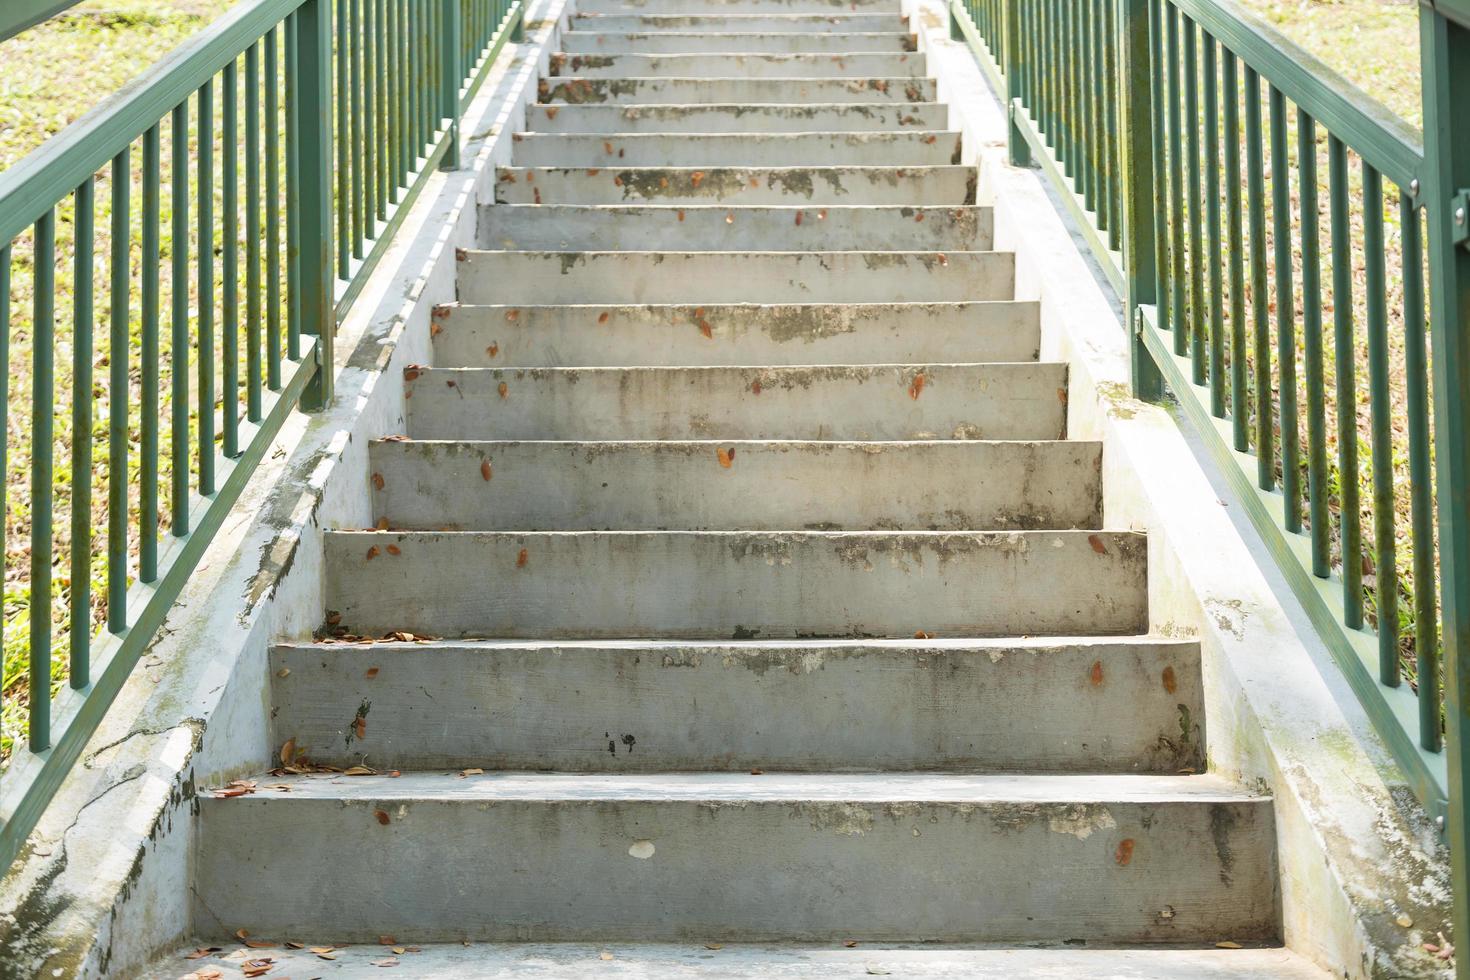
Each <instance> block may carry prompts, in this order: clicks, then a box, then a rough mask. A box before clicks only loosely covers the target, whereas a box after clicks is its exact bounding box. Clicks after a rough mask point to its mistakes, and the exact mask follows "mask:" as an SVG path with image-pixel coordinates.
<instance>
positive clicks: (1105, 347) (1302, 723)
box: [907, 0, 1449, 980]
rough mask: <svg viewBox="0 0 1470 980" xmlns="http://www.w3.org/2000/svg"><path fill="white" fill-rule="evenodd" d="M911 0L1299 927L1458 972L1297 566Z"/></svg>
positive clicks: (1317, 949)
mask: <svg viewBox="0 0 1470 980" xmlns="http://www.w3.org/2000/svg"><path fill="white" fill-rule="evenodd" d="M907 8H908V9H909V11H910V12H911V14H912V19H913V22H914V23H915V24H916V25H920V38H921V43H922V46H923V48H924V50H925V52H926V54H927V55H928V57H929V60H930V65H931V66H933V67H935V68H936V69H937V71H938V73H939V75H940V79H941V86H942V87H943V88H944V91H945V94H946V98H952V99H953V100H954V105H955V107H956V110H957V112H958V114H959V116H960V118H959V119H958V120H957V122H956V124H957V125H959V126H960V128H962V129H963V130H964V131H965V135H966V144H967V146H970V147H975V148H980V156H981V169H982V181H981V184H982V193H981V199H982V201H985V202H990V203H994V205H995V207H996V212H997V219H996V228H997V242H998V243H1001V247H1013V248H1015V249H1016V250H1017V260H1018V269H1017V274H1018V283H1017V289H1018V294H1019V295H1022V296H1029V297H1034V298H1038V299H1040V300H1041V301H1042V302H1043V305H1044V307H1045V309H1044V311H1043V351H1042V355H1043V357H1051V356H1058V357H1064V358H1066V359H1067V360H1068V361H1069V362H1070V363H1071V364H1072V366H1073V370H1074V372H1075V373H1074V374H1073V376H1072V386H1073V388H1072V391H1073V395H1072V401H1071V406H1072V433H1073V435H1074V436H1077V437H1101V438H1103V439H1104V441H1105V444H1106V447H1107V453H1106V461H1105V470H1104V486H1105V488H1106V493H1105V512H1106V513H1107V515H1108V519H1109V521H1110V522H1111V521H1118V522H1120V523H1124V524H1128V525H1130V526H1140V527H1141V526H1147V527H1149V528H1150V542H1151V560H1152V562H1153V563H1154V570H1155V574H1153V575H1152V576H1151V577H1150V583H1151V611H1152V615H1153V618H1154V624H1155V628H1156V629H1160V630H1167V631H1169V632H1171V633H1174V634H1176V635H1197V636H1198V637H1199V639H1200V641H1201V644H1202V647H1203V653H1204V663H1205V678H1206V679H1205V691H1206V713H1207V714H1208V715H1209V717H1210V736H1209V743H1210V744H1209V755H1210V761H1211V765H1212V768H1214V769H1216V770H1217V771H1219V772H1221V773H1223V774H1230V775H1233V776H1234V777H1235V778H1237V779H1239V780H1241V781H1242V782H1245V783H1248V784H1255V785H1259V786H1262V787H1266V788H1269V789H1270V791H1271V792H1272V793H1273V794H1274V796H1275V799H1276V814H1277V828H1278V834H1279V839H1280V847H1279V850H1278V853H1279V856H1280V858H1279V859H1280V863H1281V875H1280V882H1281V888H1282V908H1283V927H1282V928H1283V937H1284V939H1285V940H1286V942H1287V943H1288V945H1290V946H1291V948H1293V949H1294V950H1295V951H1297V952H1298V953H1299V954H1301V955H1303V956H1306V957H1309V958H1311V959H1313V960H1315V961H1316V962H1317V963H1319V964H1321V965H1323V966H1324V967H1326V968H1327V969H1328V970H1329V971H1330V972H1331V973H1332V974H1333V975H1335V976H1339V977H1349V978H1353V980H1359V978H1369V977H1374V978H1376V977H1384V978H1387V977H1393V978H1404V977H1443V976H1447V975H1449V967H1448V965H1447V964H1446V963H1445V962H1444V961H1442V960H1437V959H1435V958H1433V957H1432V956H1431V955H1430V954H1429V953H1427V952H1426V951H1425V950H1424V949H1423V948H1422V945H1421V944H1422V943H1425V942H1429V943H1438V942H1439V940H1438V938H1437V935H1436V934H1437V933H1438V932H1439V931H1446V934H1448V932H1447V926H1446V925H1445V923H1446V922H1447V920H1448V915H1449V912H1448V902H1449V891H1448V881H1447V877H1446V873H1447V864H1446V863H1445V858H1444V855H1443V851H1442V849H1441V847H1440V845H1439V844H1438V843H1437V842H1436V840H1435V836H1436V835H1435V831H1434V829H1433V827H1432V825H1429V824H1428V823H1427V821H1424V820H1423V818H1422V815H1416V814H1415V812H1414V811H1415V809H1416V808H1415V807H1414V806H1413V805H1412V803H1411V802H1410V797H1409V794H1408V792H1407V789H1406V788H1405V787H1404V786H1403V785H1402V783H1401V777H1400V776H1399V774H1398V773H1397V772H1396V771H1395V770H1394V768H1393V767H1392V766H1391V765H1390V764H1388V763H1387V760H1386V755H1385V754H1384V752H1383V749H1382V746H1381V745H1380V744H1378V742H1377V739H1376V736H1374V735H1373V733H1372V730H1371V726H1370V725H1369V723H1368V721H1367V719H1366V718H1365V717H1364V716H1363V713H1362V711H1361V709H1360V708H1358V707H1357V705H1356V701H1355V698H1354V696H1353V694H1352V692H1351V691H1349V690H1347V689H1346V685H1345V683H1344V682H1343V680H1342V678H1341V674H1340V671H1339V670H1338V668H1337V667H1336V666H1334V665H1333V664H1332V663H1331V661H1330V658H1329V657H1328V655H1327V654H1326V652H1325V650H1323V649H1322V648H1321V645H1320V643H1319V641H1317V640H1316V639H1315V638H1314V637H1313V635H1312V632H1313V631H1312V628H1311V627H1310V625H1309V624H1308V623H1307V621H1306V619H1305V617H1304V615H1303V614H1302V612H1301V610H1300V608H1299V606H1297V604H1296V603H1295V602H1294V601H1293V600H1290V599H1289V598H1287V596H1288V592H1287V589H1286V587H1285V585H1284V584H1283V583H1281V582H1280V581H1279V579H1277V578H1276V576H1275V575H1274V573H1269V574H1267V573H1263V569H1269V568H1270V567H1271V562H1272V559H1271V558H1270V556H1269V555H1267V554H1266V553H1265V552H1264V550H1263V549H1261V548H1260V545H1259V541H1258V539H1257V536H1256V534H1255V532H1254V531H1253V530H1251V529H1250V528H1249V527H1247V526H1244V521H1243V519H1242V518H1241V508H1240V506H1239V505H1238V504H1239V501H1238V499H1237V498H1236V497H1235V495H1234V493H1233V492H1232V491H1231V490H1229V489H1228V488H1226V487H1225V485H1224V484H1223V482H1222V481H1220V480H1219V478H1218V475H1217V474H1216V473H1214V471H1213V468H1212V467H1209V468H1207V467H1202V466H1201V463H1200V460H1201V459H1202V458H1203V457H1204V452H1203V450H1202V449H1199V448H1198V447H1196V446H1194V445H1192V442H1191V440H1192V439H1193V436H1192V435H1186V434H1185V433H1182V432H1181V429H1180V423H1179V421H1178V420H1177V419H1176V418H1174V417H1173V416H1172V415H1171V413H1170V412H1169V411H1168V410H1167V409H1165V408H1160V407H1155V406H1149V405H1144V404H1141V403H1139V402H1136V401H1134V400H1132V399H1131V398H1129V397H1127V391H1128V378H1129V365H1128V350H1127V346H1126V336H1127V335H1126V333H1125V332H1124V330H1123V329H1122V326H1121V325H1120V324H1119V323H1118V319H1117V312H1116V311H1117V305H1116V299H1115V298H1114V297H1112V295H1111V294H1110V293H1109V292H1108V291H1107V290H1106V287H1103V286H1100V285H1099V282H1098V280H1097V278H1096V277H1095V276H1094V274H1093V273H1092V270H1091V268H1090V262H1089V261H1087V260H1084V259H1083V258H1082V256H1081V255H1079V254H1078V251H1077V245H1076V244H1075V239H1074V238H1073V237H1072V233H1071V232H1070V231H1069V229H1068V227H1067V225H1066V223H1064V221H1063V220H1062V219H1061V218H1060V217H1059V216H1058V214H1057V212H1056V210H1055V208H1054V207H1053V202H1052V201H1050V200H1049V194H1048V192H1047V191H1046V190H1045V189H1044V188H1043V186H1042V184H1041V181H1040V180H1039V178H1038V175H1037V174H1035V173H1034V172H1028V171H1018V170H1015V169H1013V168H1010V167H1008V166H1006V164H1005V160H1004V155H1005V151H1004V146H1005V140H1006V128H1007V122H1006V116H1005V109H1004V101H1003V99H1000V98H997V97H996V96H995V95H993V94H992V93H991V92H990V91H989V90H988V88H987V87H986V85H985V83H984V81H983V80H982V79H981V77H980V76H979V73H978V71H977V69H976V68H975V65H974V62H973V59H972V58H971V57H970V55H969V54H968V52H966V51H964V50H963V49H962V48H961V47H960V46H958V45H953V44H951V43H950V42H949V41H948V40H947V39H946V38H945V34H946V31H945V22H944V19H943V18H944V16H945V11H944V8H943V6H942V5H940V4H937V3H932V2H929V0H922V2H917V3H914V2H911V3H908V4H907ZM1252 465H1253V464H1252ZM1271 506H1279V499H1278V500H1276V501H1274V502H1273V503H1272V504H1271ZM1404 923H1407V925H1406V924H1404Z"/></svg>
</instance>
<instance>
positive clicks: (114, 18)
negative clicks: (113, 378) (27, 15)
mask: <svg viewBox="0 0 1470 980" xmlns="http://www.w3.org/2000/svg"><path fill="white" fill-rule="evenodd" d="M232 2H233V0H110V2H100V0H89V2H86V3H83V4H80V5H78V6H77V7H74V8H72V9H71V10H69V11H68V12H66V14H64V15H62V16H60V17H56V18H53V19H52V20H50V21H48V22H46V23H44V24H42V25H39V26H37V27H34V28H32V29H30V30H28V31H24V32H22V33H21V34H19V35H17V36H16V37H14V38H11V39H10V40H7V41H4V42H0V52H3V56H4V62H5V65H6V69H7V70H6V71H5V72H3V73H0V169H3V168H5V167H9V166H10V165H12V164H14V163H15V162H16V161H17V160H19V159H21V158H22V157H24V156H25V155H26V154H27V153H29V152H31V151H32V150H34V149H36V148H37V147H38V146H40V145H41V144H42V143H43V142H45V140H46V139H47V138H49V137H50V136H52V135H54V134H55V133H57V132H59V131H60V130H61V129H63V128H64V127H65V126H67V125H68V124H69V123H71V122H74V121H75V120H77V119H78V118H80V117H81V116H82V115H84V114H85V113H86V112H87V111H88V110H89V109H91V108H92V107H94V106H95V105H97V104H98V103H99V102H101V101H102V100H103V99H105V98H106V97H107V96H109V95H111V94H112V93H113V92H115V91H116V90H117V89H118V88H120V87H121V86H122V85H123V84H125V83H126V82H128V81H129V80H131V79H133V78H135V77H137V76H138V75H139V74H141V73H142V72H144V71H145V70H146V69H147V68H148V66H149V65H151V64H153V63H154V62H155V61H157V60H158V59H159V58H160V57H162V56H163V55H165V54H167V53H168V52H169V51H171V50H172V49H173V48H175V47H177V46H178V44H180V43H181V42H182V41H184V40H185V39H186V38H188V37H189V36H190V35H191V34H193V33H195V32H196V31H198V30H199V29H200V28H202V27H203V26H205V25H206V24H208V23H209V22H210V21H211V20H212V19H213V18H214V17H216V16H218V15H219V14H220V13H221V12H223V11H224V10H226V9H228V7H229V6H230V4H231V3H232ZM167 136H168V132H167V129H166V128H165V141H164V155H165V159H166V158H167V153H168V150H167V147H168V142H167ZM196 145H197V139H196ZM191 156H192V155H191ZM133 164H134V175H133V185H134V186H133V202H134V203H133V215H132V217H133V221H132V227H131V229H130V237H131V238H132V239H133V241H132V245H133V248H132V251H133V267H132V269H131V270H130V272H131V275H132V281H133V283H134V291H133V298H132V304H133V307H132V312H133V315H132V322H131V325H130V328H131V348H132V350H131V351H130V352H129V353H130V354H132V355H134V356H133V357H132V358H131V361H132V363H131V370H130V375H131V378H132V385H131V388H132V390H131V392H130V395H131V397H130V403H131V406H132V413H131V414H132V418H131V425H130V432H131V433H132V440H133V444H132V445H131V446H130V456H131V458H132V459H133V460H134V461H136V460H137V454H138V450H139V446H138V444H137V441H136V440H137V437H138V436H137V433H138V431H139V428H140V422H141V420H140V418H139V416H138V403H139V393H140V389H139V381H140V377H139V370H138V365H137V359H136V356H135V353H136V350H137V348H138V345H139V340H140V336H141V323H140V322H139V321H138V317H137V306H136V304H137V293H136V283H137V281H138V275H139V273H140V271H141V270H140V269H139V268H138V258H137V256H138V252H139V249H138V245H139V238H140V235H141V223H140V221H139V216H138V211H139V204H138V193H139V186H140V184H139V167H140V162H139V154H138V152H137V149H136V147H135V149H134V158H133ZM167 176H168V175H167V164H166V163H165V179H166V180H167ZM110 188H111V181H110V176H109V175H108V174H107V173H105V172H104V173H103V174H101V175H99V177H98V178H97V180H96V181H94V193H95V197H96V203H97V206H96V209H95V216H96V217H95V220H96V227H97V229H98V234H97V236H96V238H95V246H94V263H93V265H94V273H93V274H94V279H95V282H96V287H97V294H96V308H95V315H94V318H93V322H94V331H95V334H96V338H97V343H96V347H95V349H94V351H93V354H92V357H91V370H92V374H93V383H94V388H93V391H94V404H93V407H92V408H93V410H92V415H91V426H90V430H91V435H92V452H91V454H90V460H89V461H87V460H83V461H82V465H84V466H88V467H89V469H90V471H91V472H92V475H93V481H94V486H95V489H94V490H93V491H92V499H91V501H90V516H91V519H90V527H91V529H92V531H91V536H90V539H89V541H88V542H87V544H88V545H89V551H90V561H89V562H86V565H87V566H88V569H87V571H88V573H89V574H88V579H89V581H90V583H91V590H92V593H91V602H90V603H89V610H88V612H89V620H90V621H89V623H88V624H87V628H88V630H89V631H95V630H96V629H98V628H99V627H100V626H101V624H102V622H103V620H104V618H105V614H106V609H105V604H104V603H103V601H102V599H101V597H102V596H103V595H104V594H105V581H106V573H107V567H106V556H105V554H104V552H105V535H106V524H107V509H106V508H107V499H106V485H107V484H106V481H107V476H108V471H107V413H108V401H107V397H108V393H107V391H106V379H107V372H108V364H109V362H110V358H111V356H112V351H111V350H110V349H109V345H108V341H107V322H108V320H107V318H108V316H109V315H110V309H109V306H108V297H107V283H108V278H107V276H108V267H107V263H106V256H107V254H108V248H109V246H110V234H109V228H108V222H109V219H110V214H111V208H110V199H109V195H110ZM166 193H167V191H166V189H165V194H166ZM75 220H76V215H75V210H74V208H73V207H72V205H71V202H70V201H69V200H68V201H67V202H63V204H62V205H61V206H60V207H59V208H58V214H57V257H58V261H57V266H56V269H57V291H56V310H57V318H56V325H55V340H54V344H53V348H54V351H55V359H56V391H57V400H56V403H55V404H56V406H57V410H56V412H55V418H54V425H55V434H54V439H53V443H52V446H51V451H52V458H53V465H54V481H53V489H52V499H53V503H54V506H55V522H56V523H55V528H56V532H55V534H54V535H53V539H52V547H53V553H54V555H55V556H56V558H57V561H56V562H55V564H54V566H53V576H54V582H55V590H54V591H55V594H54V596H53V602H52V606H51V608H50V610H48V613H49V619H50V621H51V624H52V631H51V632H52V637H53V650H54V651H55V659H54V660H53V669H52V682H53V689H54V688H55V687H58V686H60V685H61V684H62V683H64V682H65V681H66V679H67V677H68V670H67V663H66V660H67V657H66V649H67V647H66V643H67V641H68V638H69V636H70V633H71V627H72V615H71V610H70V597H71V583H72V578H71V568H70V563H69V560H68V556H69V552H70V549H71V544H72V541H71V534H70V528H69V521H70V515H71V511H72V503H73V476H74V472H73V460H72V450H73V446H74V445H75V439H74V435H75V432H74V429H73V424H72V418H71V407H72V402H73V401H74V399H73V397H72V396H73V394H74V374H73V356H74V352H73V344H72V340H73V322H72V316H71V308H72V301H73V290H72V281H73V280H72V276H73V273H74V270H73V255H74V252H75V249H74V226H75ZM167 223H168V212H167V199H166V198H165V210H164V214H163V225H164V228H165V229H166V228H167ZM31 245H32V243H31V242H30V240H29V236H28V235H27V236H22V237H21V238H20V239H18V240H17V241H16V242H15V243H14V254H13V258H12V275H13V280H12V287H11V293H10V301H11V311H12V313H11V323H10V324H9V325H8V326H9V330H10V350H11V359H10V364H9V365H8V368H9V374H10V398H9V403H8V406H7V407H8V412H7V416H6V419H5V422H6V435H7V452H8V461H7V462H8V466H7V471H6V473H5V501H6V512H5V552H4V569H5V580H4V581H5V584H4V634H3V678H0V702H3V709H0V757H5V756H8V754H9V752H10V750H11V748H12V746H13V745H14V744H15V743H16V740H17V739H21V738H23V737H24V724H25V708H26V704H27V696H26V676H27V672H28V671H29V663H30V643H29V637H28V630H29V624H30V618H31V612H32V608H31V590H30V582H29V566H30V551H31V549H30V525H31V520H30V516H31V487H30V478H29V467H30V461H31V457H32V452H33V448H34V447H33V445H32V439H31V412H30V398H29V395H30V387H31V379H32V372H31V363H32V360H31V358H32V354H33V342H32V337H33V333H34V330H33V325H32V323H31V314H30V310H31V302H32V288H31V287H32V281H33V278H34V263H33V256H32V254H31ZM191 247H192V244H191ZM163 248H164V253H163V254H164V262H165V263H166V262H167V255H168V249H169V243H168V240H167V232H166V231H165V240H164V243H163ZM195 254H197V252H196V253H195ZM164 278H165V280H166V278H167V277H164ZM190 291H191V298H193V297H196V296H197V288H196V287H195V286H191V290H190ZM162 299H163V302H164V304H165V306H164V309H165V310H167V303H168V302H169V299H170V293H169V287H168V284H167V282H166V281H165V283H164V286H163V296H162ZM165 315H166V314H165ZM165 332H166V328H165ZM164 351H165V356H167V352H168V345H167V340H166V338H165V341H164ZM166 379H167V374H166V373H165V382H164V383H165V386H166V384H167V380H166ZM164 405H165V410H167V409H166V406H167V405H168V401H167V398H166V396H165V399H164ZM161 441H162V443H163V453H164V459H165V463H164V467H163V474H162V479H163V481H164V482H163V485H164V486H167V479H168V476H167V473H168V467H167V452H168V442H169V438H168V430H167V428H166V427H165V428H164V431H163V433H162V440H161ZM196 458H197V456H196ZM130 481H131V487H130V490H131V492H130V512H131V518H132V521H131V526H132V527H133V528H134V529H135V530H134V532H133V533H132V534H131V535H130V538H131V539H132V540H131V542H130V543H131V545H132V556H130V560H129V561H130V569H129V571H130V575H129V579H130V580H131V579H132V578H133V577H134V575H135V574H136V566H135V564H134V563H135V561H136V545H137V533H136V528H137V526H138V512H137V511H138V483H137V481H138V474H137V472H136V463H135V466H134V471H133V472H132V473H131V474H130ZM165 507H166V504H165Z"/></svg>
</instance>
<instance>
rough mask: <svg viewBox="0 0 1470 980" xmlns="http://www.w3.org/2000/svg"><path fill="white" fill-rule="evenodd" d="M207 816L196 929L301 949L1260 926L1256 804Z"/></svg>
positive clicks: (504, 806)
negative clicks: (237, 932) (394, 941)
mask: <svg viewBox="0 0 1470 980" xmlns="http://www.w3.org/2000/svg"><path fill="white" fill-rule="evenodd" d="M751 778H752V779H757V778H758V777H751ZM384 782H385V783H391V781H388V780H384ZM384 790H385V793H392V790H391V788H390V786H387V785H385V787H384ZM199 807H200V814H201V818H200V834H201V844H202V846H201V848H200V858H199V860H200V867H199V875H198V881H199V884H198V897H197V908H198V909H199V914H198V919H199V921H200V922H204V923H214V922H216V921H218V922H224V923H228V924H229V925H234V924H235V923H242V922H243V923H248V924H249V929H250V930H251V932H252V933H255V934H258V935H267V936H285V935H292V936H295V935H304V936H310V937H311V938H312V941H314V942H321V941H336V942H375V941H376V940H377V937H378V936H380V935H383V934H392V935H396V936H398V937H405V936H407V937H411V938H412V939H413V940H415V941H419V942H426V941H434V940H450V941H458V940H461V939H470V940H504V941H512V940H516V941H537V940H569V941H574V940H581V941H599V940H626V939H627V938H628V937H630V936H636V937H638V938H639V939H641V940H644V941H648V940H652V941H660V940H680V941H688V942H715V941H736V940H783V939H785V940H808V941H824V942H836V941H842V940H846V939H850V938H857V939H862V940H869V941H881V940H895V941H896V940H902V941H911V942H922V941H925V940H955V941H970V942H979V941H1024V940H1045V941H1053V942H1054V941H1057V940H1058V939H1059V938H1070V937H1085V938H1086V940H1087V941H1088V942H1090V943H1110V942H1152V941H1165V942H1184V941H1192V942H1214V941H1216V940H1217V938H1218V937H1220V936H1230V937H1233V938H1234V939H1235V940H1241V941H1249V940H1253V939H1268V938H1272V937H1274V936H1275V934H1276V925H1275V919H1276V908H1275V902H1274V899H1273V894H1274V887H1273V884H1274V883H1273V881H1272V873H1273V862H1272V860H1271V853H1272V836H1273V825H1272V818H1271V809H1270V803H1269V801H1251V802H1213V803H1205V802H1175V803H1168V804H1163V805H1159V804H1147V805H1139V804H1137V803H1131V802H1120V803H1111V802H1110V803H1089V804H1062V803H995V804H982V805H978V806H977V805H975V804H969V803H936V802H913V803H909V802H904V803H887V804H884V803H844V802H792V801H780V802H776V801H755V802H743V801H742V802H734V803H727V804H712V803H701V802H698V801H694V800H634V801H622V800H615V801H586V800H575V801H567V802H556V801H551V802H537V801H508V802H496V803H494V804H492V805H489V806H486V805H484V804H482V803H479V802H476V801H473V800H464V801H458V802H439V801H436V802H416V801H404V800H399V799H393V798H389V799H383V800H353V801H351V802H346V803H343V802H339V801H337V800H318V799H312V798H302V799H291V798H290V797H284V798H272V799H266V798H259V797H242V798H239V799H230V800H214V799H208V798H204V799H201V800H200V801H199ZM379 813H382V814H383V815H384V816H385V817H386V818H387V821H388V822H387V823H386V825H385V824H383V823H382V822H381V821H382V819H383V818H382V817H379V816H378V814H379ZM1124 841H1132V844H1131V845H1128V846H1129V848H1130V849H1129V850H1128V854H1129V855H1130V856H1129V860H1128V863H1127V864H1126V865H1123V864H1121V863H1120V860H1119V854H1120V853H1122V852H1121V851H1120V848H1122V847H1124V846H1125V845H1123V842H1124ZM650 845H651V846H652V848H653V851H654V853H653V854H652V856H651V857H648V858H646V859H642V860H640V859H638V858H636V857H633V856H632V855H631V854H630V853H629V852H630V849H636V850H637V853H647V849H648V847H649V846H650ZM246 868H248V869H250V873H249V874H242V873H241V869H246ZM385 876H387V878H386V880H385ZM1227 881H1228V882H1229V883H1228V884H1227ZM261 883H268V885H265V886H262V884H261ZM1165 909H1167V910H1171V912H1172V914H1171V916H1170V917H1165V916H1161V915H1160V911H1161V910H1165Z"/></svg>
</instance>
